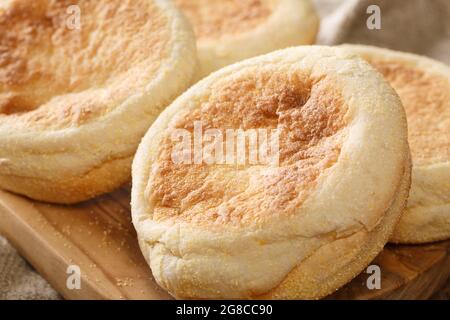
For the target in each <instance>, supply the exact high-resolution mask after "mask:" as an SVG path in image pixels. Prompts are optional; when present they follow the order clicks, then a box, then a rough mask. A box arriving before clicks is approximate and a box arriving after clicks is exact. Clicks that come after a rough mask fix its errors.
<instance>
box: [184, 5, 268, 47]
mask: <svg viewBox="0 0 450 320" xmlns="http://www.w3.org/2000/svg"><path fill="white" fill-rule="evenodd" d="M273 2H274V1H267V0H194V1H193V0H176V4H177V5H178V6H179V7H180V8H181V9H182V10H183V12H184V13H185V14H186V15H187V17H188V18H189V20H190V21H191V23H192V24H193V27H194V31H195V33H196V35H197V36H198V37H199V38H201V39H207V38H214V37H217V36H221V35H224V34H236V33H240V32H245V31H247V30H251V29H252V28H255V27H256V26H258V25H259V24H260V23H262V22H264V21H265V20H266V19H267V18H268V17H269V16H270V14H271V12H272V7H273Z"/></svg>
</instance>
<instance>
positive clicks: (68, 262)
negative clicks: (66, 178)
mask: <svg viewBox="0 0 450 320" xmlns="http://www.w3.org/2000/svg"><path fill="white" fill-rule="evenodd" d="M129 203H130V189H129V187H123V188H121V189H120V190H118V191H116V192H113V193H111V194H107V195H104V196H102V197H99V198H97V199H94V200H91V201H88V202H85V203H82V204H79V205H75V206H60V205H50V204H46V203H40V202H35V201H31V200H28V199H26V198H23V197H20V196H17V195H13V194H10V193H8V192H3V191H0V233H2V234H3V235H4V236H6V237H7V238H8V239H9V240H10V241H11V243H12V244H13V245H14V246H15V247H16V248H17V249H18V251H19V252H20V253H21V254H22V255H23V256H24V257H25V258H26V259H27V260H28V261H29V262H30V263H31V264H32V265H33V266H34V267H35V268H36V269H37V270H38V272H39V273H40V274H41V275H42V276H43V277H44V278H46V279H47V280H48V281H49V282H50V284H51V285H52V286H53V287H54V288H55V289H56V290H57V291H58V292H59V293H60V294H61V295H62V296H63V297H64V298H66V299H170V298H171V297H170V296H169V295H168V294H167V293H166V292H165V291H163V290H162V289H160V288H159V287H158V285H157V284H156V283H155V281H154V279H153V277H152V275H151V272H150V269H149V267H148V266H147V264H146V262H145V261H144V258H143V257H142V255H141V252H140V250H139V247H138V244H137V240H136V234H135V231H134V228H133V226H132V224H131V217H130V205H129ZM449 251H450V241H446V242H440V243H435V244H430V245H424V246H393V245H388V246H387V247H386V248H385V249H384V251H383V252H382V253H381V254H380V255H379V256H378V257H377V258H376V259H375V261H374V262H373V264H376V265H378V266H379V267H380V269H381V276H382V277H381V289H375V290H369V289H368V288H367V285H366V282H367V279H368V277H369V276H370V274H368V273H365V272H363V273H361V274H360V275H359V276H358V277H357V278H355V279H354V280H353V281H352V282H350V283H349V284H347V285H346V286H345V287H344V288H342V289H340V290H339V291H337V292H336V293H335V294H333V295H331V296H330V297H328V298H327V299H428V298H430V297H432V296H433V294H436V292H437V291H438V290H439V289H441V288H442V287H444V286H445V285H446V283H447V279H448V278H449V275H450V255H449ZM72 265H76V266H79V268H80V270H81V289H79V290H77V289H75V290H70V289H68V287H67V285H66V282H67V278H68V276H69V274H67V268H68V267H69V266H72ZM433 297H435V296H433ZM442 297H443V296H438V297H436V298H440V299H441V298H442ZM444 297H445V295H444Z"/></svg>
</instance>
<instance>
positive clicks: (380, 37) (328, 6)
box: [0, 0, 450, 299]
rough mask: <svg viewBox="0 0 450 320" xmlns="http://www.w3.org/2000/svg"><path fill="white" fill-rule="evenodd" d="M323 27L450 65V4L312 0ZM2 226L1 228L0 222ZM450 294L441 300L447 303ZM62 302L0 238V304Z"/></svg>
mask: <svg viewBox="0 0 450 320" xmlns="http://www.w3.org/2000/svg"><path fill="white" fill-rule="evenodd" d="M314 2H315V4H316V6H317V9H318V11H319V14H320V15H321V18H322V22H321V28H320V33H319V36H318V40H317V42H318V44H325V45H335V44H341V43H361V44H369V45H375V46H380V47H386V48H390V49H394V50H401V51H407V52H413V53H417V54H421V55H425V56H429V57H432V58H434V59H437V60H441V61H443V62H446V63H447V64H450V53H449V48H450V1H449V0H432V1H430V0H314ZM370 5H377V6H379V8H380V10H381V29H380V30H376V29H374V30H370V29H369V28H367V24H366V21H367V19H368V18H369V16H370V14H368V13H367V8H368V7H369V6H370ZM0 223H1V222H0ZM449 295H450V292H449V290H446V291H443V293H441V294H440V295H439V297H440V298H444V299H449V298H450V297H449ZM60 298H61V297H60V296H59V295H58V294H57V293H56V291H54V290H53V289H52V288H51V287H50V285H49V284H48V283H47V282H46V281H45V280H44V279H42V278H41V277H40V276H39V275H38V274H37V273H36V271H34V270H33V268H32V267H31V266H30V265H29V264H28V263H27V262H25V260H23V259H22V258H21V257H20V256H19V254H18V253H17V251H15V250H14V249H13V248H12V247H11V245H10V244H9V243H8V242H7V241H6V240H5V239H4V238H2V237H1V236H0V299H60Z"/></svg>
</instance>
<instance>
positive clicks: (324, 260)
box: [132, 46, 411, 299]
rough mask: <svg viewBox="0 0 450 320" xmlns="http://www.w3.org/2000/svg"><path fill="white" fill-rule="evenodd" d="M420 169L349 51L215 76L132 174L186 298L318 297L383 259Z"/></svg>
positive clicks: (136, 218) (149, 144) (175, 110)
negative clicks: (414, 172) (414, 166)
mask: <svg viewBox="0 0 450 320" xmlns="http://www.w3.org/2000/svg"><path fill="white" fill-rule="evenodd" d="M242 137H244V138H242ZM255 137H256V138H255ZM410 170H411V164H410V156H409V148H408V142H407V125H406V117H405V114H404V110H403V107H402V104H401V102H400V99H399V98H398V96H397V94H396V93H395V91H394V90H393V89H392V88H391V87H390V86H389V85H388V84H387V82H385V81H384V79H383V78H382V76H381V75H380V74H378V73H377V72H375V71H374V70H373V68H371V67H370V65H368V64H367V63H366V62H364V61H363V60H362V59H359V58H357V57H356V56H355V55H349V54H346V53H345V52H344V51H343V50H342V49H337V48H330V47H314V46H312V47H309V46H305V47H298V48H291V49H286V50H283V51H277V52H274V53H271V54H268V55H265V56H261V57H257V58H253V59H249V60H245V61H243V62H240V63H237V64H235V65H232V66H229V67H226V68H224V69H222V70H220V71H218V72H216V73H214V74H212V75H210V76H209V77H207V78H205V79H204V80H202V81H200V82H199V83H197V84H196V85H194V86H193V87H191V88H190V89H189V90H188V91H187V92H185V93H184V94H183V95H181V96H180V97H179V98H178V99H177V100H176V101H175V102H174V103H172V104H171V106H169V107H168V108H167V109H166V110H165V111H164V112H163V113H162V114H161V115H160V117H159V118H158V119H157V120H156V121H155V122H154V123H153V125H152V126H151V128H150V130H149V131H148V133H147V134H146V136H145V137H144V139H143V141H142V143H141V144H140V146H139V148H138V152H137V155H136V157H135V160H134V162H133V187H132V215H133V223H134V225H135V227H136V230H137V234H138V238H139V242H140V246H141V249H142V252H143V254H144V256H145V258H146V259H147V261H148V263H149V265H150V267H151V270H152V272H153V275H154V277H155V279H156V281H157V282H158V283H159V285H160V286H162V287H163V288H164V289H166V290H167V291H169V292H170V293H171V294H172V295H173V296H175V297H177V298H243V299H281V298H283V299H285V298H287V299H300V298H301V299H309V298H321V297H323V296H325V295H328V294H330V293H331V292H333V291H334V290H336V289H338V288H339V287H341V286H342V285H344V284H345V283H347V282H348V281H350V280H351V279H352V278H353V277H355V276H356V275H357V274H358V273H360V272H361V270H362V269H363V268H364V267H365V266H367V265H368V263H370V261H371V260H372V259H373V258H374V257H375V256H376V255H377V254H378V253H379V252H380V251H381V250H382V248H383V246H384V244H385V243H386V242H387V241H388V239H389V237H390V235H391V233H392V231H393V229H394V226H395V225H396V223H397V222H398V219H399V218H400V215H401V213H402V212H403V210H404V205H405V203H406V199H407V195H408V191H409V186H410Z"/></svg>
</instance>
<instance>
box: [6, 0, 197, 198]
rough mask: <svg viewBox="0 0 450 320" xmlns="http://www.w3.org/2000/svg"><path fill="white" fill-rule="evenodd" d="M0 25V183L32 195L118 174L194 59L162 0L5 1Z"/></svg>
mask: <svg viewBox="0 0 450 320" xmlns="http://www.w3.org/2000/svg"><path fill="white" fill-rule="evenodd" d="M0 30H1V32H0V188H3V189H6V190H10V191H13V192H16V193H19V194H22V195H26V196H28V197H30V198H33V199H37V200H44V201H50V202H57V203H74V202H79V201H82V200H85V199H88V198H91V197H94V196H96V195H98V194H101V193H104V192H107V191H110V190H112V189H114V188H116V187H118V186H120V185H121V184H123V183H124V182H127V181H128V180H129V179H130V177H131V162H132V158H133V156H134V153H135V151H136V149H137V146H138V144H139V142H140V140H141V138H142V137H143V136H144V134H145V132H146V131H147V130H148V128H149V126H150V124H151V123H152V122H153V120H154V119H155V118H156V117H157V115H158V114H159V113H160V111H161V110H163V108H164V107H166V106H167V105H168V104H170V102H172V101H173V99H174V98H175V97H176V96H177V95H179V94H180V93H181V92H183V91H184V90H185V89H186V88H187V87H188V86H189V85H190V83H191V81H192V79H193V77H194V74H195V69H196V64H197V60H196V47H195V37H194V34H193V32H192V30H191V27H190V25H189V23H188V22H187V20H186V19H185V18H184V16H183V15H182V14H181V12H180V11H179V10H178V9H177V8H176V7H175V5H174V4H173V3H171V2H170V1H161V0H155V1H153V0H133V1H131V0H127V1H122V0H111V1H68V0H67V1H51V0H36V1H26V0H13V1H6V3H5V2H3V3H2V6H0Z"/></svg>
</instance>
